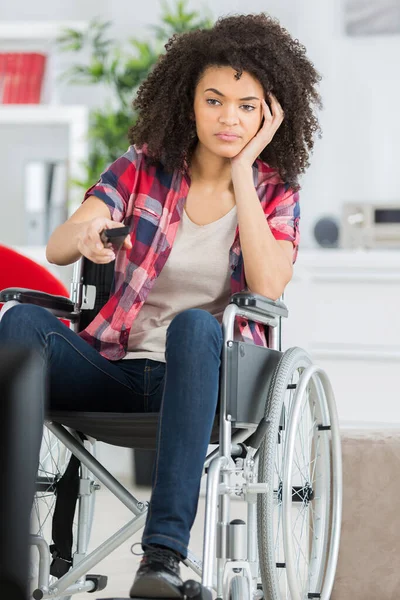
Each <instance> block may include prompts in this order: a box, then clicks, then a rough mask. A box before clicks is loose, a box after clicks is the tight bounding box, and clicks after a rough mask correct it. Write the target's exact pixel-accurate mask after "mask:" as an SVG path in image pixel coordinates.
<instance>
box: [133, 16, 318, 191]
mask: <svg viewBox="0 0 400 600" xmlns="http://www.w3.org/2000/svg"><path fill="white" fill-rule="evenodd" d="M165 49H166V53H165V54H163V55H161V56H160V57H159V59H158V61H157V63H156V64H155V66H154V68H153V70H152V71H151V73H150V74H149V75H148V77H147V79H146V80H145V81H144V82H143V83H142V85H141V86H140V88H139V90H138V93H137V96H136V98H135V100H134V102H133V107H134V108H135V109H137V110H138V120H137V122H136V124H135V125H134V126H132V127H131V128H130V130H129V141H130V143H131V144H136V145H138V146H142V145H144V144H147V152H148V154H149V157H150V159H151V160H152V161H154V162H162V164H163V165H164V168H165V169H166V170H167V171H173V170H175V169H182V168H183V167H184V163H185V161H187V163H188V164H190V159H191V156H192V154H193V151H194V149H195V148H196V145H197V142H198V138H197V135H196V126H195V123H194V121H193V120H192V119H191V118H190V115H191V114H193V103H194V94H195V89H196V86H197V83H198V81H199V80H200V78H201V75H202V74H203V72H204V71H205V69H206V68H207V67H209V66H231V67H232V68H233V69H234V70H235V71H236V74H235V77H236V78H240V77H241V74H242V72H243V71H246V72H248V73H250V74H251V75H253V76H254V77H256V79H257V80H258V81H259V82H260V84H261V85H262V87H263V89H264V93H265V97H266V99H267V101H268V95H269V93H270V92H272V93H273V94H274V95H275V96H276V97H277V99H278V101H279V103H280V105H281V106H282V109H283V110H284V113H285V118H284V120H283V122H282V124H281V125H280V127H279V129H278V130H277V132H276V133H275V135H274V137H273V139H272V141H271V142H270V144H269V145H268V146H267V147H266V148H265V149H264V150H263V152H262V153H261V155H260V158H261V160H263V161H264V162H266V163H267V164H268V165H269V166H271V167H273V168H275V169H276V170H277V172H278V174H279V176H280V177H281V179H282V181H284V182H285V183H287V184H288V185H290V186H291V187H293V188H294V189H299V187H300V186H299V185H298V177H299V175H300V174H302V173H304V172H305V170H306V168H307V167H308V166H309V154H310V152H311V151H312V149H313V146H314V139H313V138H314V134H315V133H316V132H317V133H318V134H319V137H321V135H322V134H321V129H320V126H319V123H318V119H317V118H316V116H315V114H314V113H313V104H315V105H317V106H318V107H319V108H322V102H321V97H320V95H319V93H318V92H317V89H316V85H317V83H318V82H319V81H320V80H321V76H320V74H319V73H318V72H317V71H316V70H315V68H314V65H313V63H312V62H311V61H310V60H309V59H308V58H307V57H306V48H305V47H304V46H303V45H301V44H300V42H299V41H298V40H297V39H293V38H292V37H291V36H290V34H289V33H288V31H287V30H286V29H284V28H283V27H282V26H281V25H280V24H279V21H278V20H277V19H275V18H273V17H271V16H269V15H267V14H266V13H260V14H256V15H237V16H236V15H234V16H229V17H221V18H220V19H218V20H217V22H216V23H215V25H214V26H213V27H212V28H211V29H198V30H195V31H191V32H188V33H182V34H175V35H173V36H172V37H171V38H170V40H169V41H168V42H167V44H166V45H165Z"/></svg>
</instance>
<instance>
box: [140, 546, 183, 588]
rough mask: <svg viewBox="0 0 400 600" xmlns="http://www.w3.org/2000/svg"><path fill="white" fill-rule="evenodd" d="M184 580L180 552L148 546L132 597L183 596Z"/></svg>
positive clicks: (141, 562)
mask: <svg viewBox="0 0 400 600" xmlns="http://www.w3.org/2000/svg"><path fill="white" fill-rule="evenodd" d="M182 586H183V582H182V579H181V575H180V569H179V556H178V553H177V552H175V551H174V550H172V549H171V550H170V549H169V548H161V547H158V546H146V549H145V551H144V555H143V558H142V560H141V561H140V566H139V569H138V571H137V573H136V577H135V580H134V582H133V585H132V587H131V591H130V592H129V596H130V597H131V598H182Z"/></svg>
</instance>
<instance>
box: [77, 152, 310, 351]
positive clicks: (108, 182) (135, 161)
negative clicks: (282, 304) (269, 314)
mask: <svg viewBox="0 0 400 600" xmlns="http://www.w3.org/2000/svg"><path fill="white" fill-rule="evenodd" d="M253 176H254V185H255V188H256V191H257V195H258V197H259V199H260V202H261V205H262V207H263V210H264V213H265V217H266V218H267V220H268V224H269V226H270V228H271V231H272V233H273V235H274V237H275V238H276V239H277V240H290V241H291V242H293V246H294V252H293V262H295V260H296V258H297V250H298V244H299V227H298V226H299V219H300V208H299V195H298V192H293V190H292V189H291V188H289V187H288V186H287V185H285V184H284V183H283V182H282V180H281V179H280V177H279V175H278V174H277V172H276V171H275V170H274V169H273V168H271V167H269V166H268V165H267V164H266V163H264V162H263V161H261V160H259V159H257V160H256V161H255V163H254V165H253ZM189 187H190V177H189V174H188V171H187V170H186V169H185V170H183V172H180V171H175V172H174V173H172V174H171V173H166V172H165V171H164V169H163V167H162V165H161V164H157V165H152V164H150V162H149V159H148V155H147V153H146V148H145V147H142V148H138V147H136V146H130V147H129V149H128V151H127V152H126V153H125V154H124V155H123V156H121V157H120V158H118V159H117V160H116V161H115V162H114V163H113V164H112V165H111V166H110V167H109V168H108V169H106V171H104V173H102V175H101V177H100V179H99V181H98V182H97V183H96V184H95V185H94V186H92V187H91V188H89V189H88V191H87V192H86V194H85V197H84V200H83V201H85V200H86V199H87V198H88V197H89V196H96V197H97V198H101V200H103V201H104V202H105V203H106V204H107V206H108V207H109V209H110V213H111V218H112V219H113V220H114V221H119V222H121V223H124V224H125V225H129V227H130V232H131V233H130V235H131V241H132V249H131V250H123V251H120V252H118V253H117V256H116V260H115V274H114V281H113V285H112V289H111V293H110V298H109V300H108V302H107V303H106V304H105V305H104V306H103V308H102V309H101V310H100V312H99V313H98V315H97V316H96V317H95V318H94V319H93V321H92V322H91V323H90V324H89V325H88V327H86V329H84V330H83V331H81V332H80V333H79V335H80V336H81V337H82V338H83V339H84V340H85V341H86V342H88V343H89V344H90V345H91V346H93V347H94V348H96V350H98V351H99V352H100V354H102V355H103V356H104V357H106V358H108V359H109V360H118V359H120V358H123V357H124V356H125V354H126V352H127V344H128V339H129V332H130V330H131V327H132V324H133V322H134V321H135V318H136V316H137V314H138V313H139V311H140V309H141V307H142V306H143V304H144V302H145V300H146V297H147V295H148V293H149V292H150V290H151V288H152V285H153V283H154V282H155V280H156V279H157V277H158V275H159V274H160V272H161V270H162V268H163V266H164V264H165V262H166V261H167V259H168V255H169V253H170V251H171V248H172V245H173V243H174V239H175V235H176V232H177V229H178V226H179V222H180V219H181V216H182V211H183V207H184V204H185V200H186V196H187V194H188V191H189ZM229 257H230V268H231V289H232V294H234V293H236V292H240V291H243V290H246V289H247V284H246V279H245V273H244V264H243V256H242V252H241V249H240V243H239V228H238V227H237V228H236V234H235V238H234V242H233V245H232V247H231V249H230V253H229ZM237 323H238V327H239V330H240V333H241V335H242V338H243V340H245V341H249V342H254V343H255V344H256V345H258V346H267V341H266V338H265V331H264V326H263V325H261V324H259V323H254V322H252V321H248V320H246V319H244V318H243V317H238V318H237Z"/></svg>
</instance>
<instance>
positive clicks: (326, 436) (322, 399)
mask: <svg viewBox="0 0 400 600" xmlns="http://www.w3.org/2000/svg"><path fill="white" fill-rule="evenodd" d="M266 417H267V418H268V419H269V421H270V423H269V427H268V430H267V434H266V436H265V438H264V440H263V443H262V445H261V447H260V453H259V466H258V480H259V481H260V482H266V483H268V484H269V491H268V492H267V493H265V494H260V495H259V496H258V505H257V529H258V550H259V564H260V574H261V580H262V587H263V593H264V597H265V598H267V599H268V600H305V599H308V598H321V599H322V600H329V598H330V595H331V591H332V587H333V580H334V575H335V571H336V565H337V558H338V552H339V539H340V525H341V503H342V469H341V452H340V433H339V425H338V418H337V413H336V406H335V402H334V398H333V393H332V388H331V386H330V383H329V380H328V378H327V376H326V374H325V373H324V371H322V370H321V369H319V368H318V367H315V366H313V365H312V361H311V358H310V356H309V355H308V354H307V353H306V352H305V351H304V350H302V349H301V348H290V349H289V350H287V351H286V352H285V353H284V354H283V355H282V357H281V360H280V362H279V364H278V366H277V368H276V370H275V373H274V376H273V381H272V384H271V388H270V392H269V396H268V400H267V408H266Z"/></svg>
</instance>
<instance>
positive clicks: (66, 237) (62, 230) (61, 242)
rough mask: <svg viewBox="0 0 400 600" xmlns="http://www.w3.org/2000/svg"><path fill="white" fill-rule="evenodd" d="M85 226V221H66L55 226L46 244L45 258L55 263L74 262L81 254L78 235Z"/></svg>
mask: <svg viewBox="0 0 400 600" xmlns="http://www.w3.org/2000/svg"><path fill="white" fill-rule="evenodd" d="M86 226H87V221H84V222H80V223H74V222H71V221H67V222H66V223H63V224H62V225H60V226H59V227H57V229H55V230H54V231H53V233H52V234H51V236H50V238H49V241H48V243H47V246H46V258H47V260H48V261H49V262H50V263H54V264H56V265H70V264H71V263H74V262H76V261H77V260H78V259H79V258H80V257H81V256H82V255H81V253H80V252H79V250H78V236H79V234H80V233H81V232H82V230H83V228H84V227H86Z"/></svg>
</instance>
